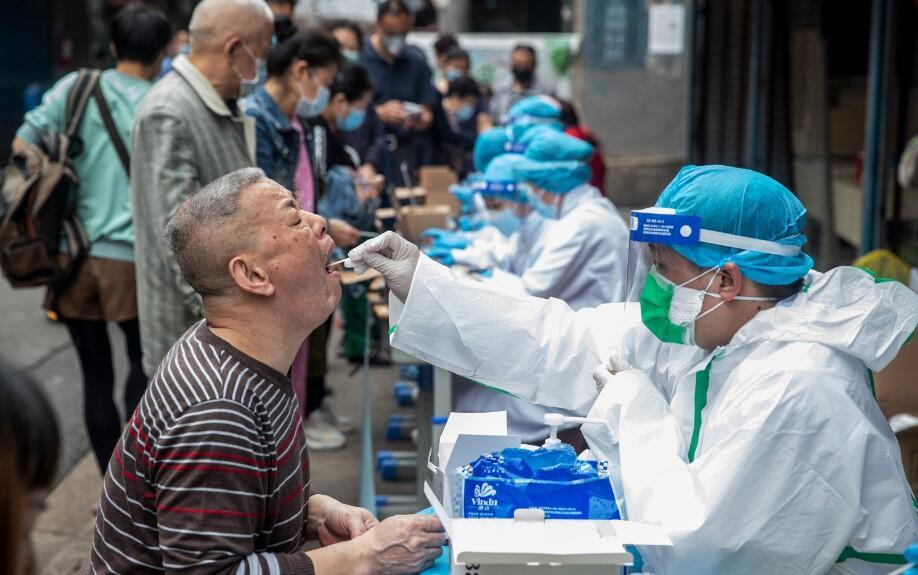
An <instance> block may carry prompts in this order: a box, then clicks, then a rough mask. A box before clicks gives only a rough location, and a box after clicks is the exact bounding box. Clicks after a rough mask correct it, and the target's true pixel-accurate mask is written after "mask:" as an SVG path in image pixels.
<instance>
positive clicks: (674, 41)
mask: <svg viewBox="0 0 918 575" xmlns="http://www.w3.org/2000/svg"><path fill="white" fill-rule="evenodd" d="M647 20H648V30H647V52H648V53H649V54H661V55H675V54H681V53H682V51H683V50H684V44H685V40H684V36H685V7H684V6H681V5H679V4H651V5H650V7H649V8H648V15H647Z"/></svg>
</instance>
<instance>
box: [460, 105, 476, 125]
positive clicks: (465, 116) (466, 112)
mask: <svg viewBox="0 0 918 575" xmlns="http://www.w3.org/2000/svg"><path fill="white" fill-rule="evenodd" d="M474 114H475V109H474V108H472V106H471V105H469V104H463V105H462V106H461V107H460V108H459V109H458V110H456V121H457V122H468V121H469V120H471V119H472V116H473V115H474Z"/></svg>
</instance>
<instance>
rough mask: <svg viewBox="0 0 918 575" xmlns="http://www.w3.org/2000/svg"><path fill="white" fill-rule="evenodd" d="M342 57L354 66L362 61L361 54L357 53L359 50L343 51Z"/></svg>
mask: <svg viewBox="0 0 918 575" xmlns="http://www.w3.org/2000/svg"><path fill="white" fill-rule="evenodd" d="M341 55H342V56H344V59H345V60H347V61H348V62H350V63H352V64H356V63H358V62H359V61H360V53H359V52H357V50H341Z"/></svg>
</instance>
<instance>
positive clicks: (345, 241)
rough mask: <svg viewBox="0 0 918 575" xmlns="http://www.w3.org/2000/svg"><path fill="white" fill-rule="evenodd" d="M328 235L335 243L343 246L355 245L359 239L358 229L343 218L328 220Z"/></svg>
mask: <svg viewBox="0 0 918 575" xmlns="http://www.w3.org/2000/svg"><path fill="white" fill-rule="evenodd" d="M328 235H330V236H331V238H332V239H333V240H335V245H339V246H341V247H344V248H349V247H351V246H356V245H357V242H358V241H360V230H358V229H357V228H355V227H354V226H352V225H351V224H349V223H347V222H346V221H344V220H339V219H336V218H332V219H330V220H328Z"/></svg>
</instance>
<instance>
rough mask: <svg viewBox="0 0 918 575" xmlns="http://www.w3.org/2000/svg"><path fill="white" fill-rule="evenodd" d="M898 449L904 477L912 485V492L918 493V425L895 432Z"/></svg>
mask: <svg viewBox="0 0 918 575" xmlns="http://www.w3.org/2000/svg"><path fill="white" fill-rule="evenodd" d="M896 439H898V440H899V451H901V452H902V467H903V468H904V469H905V477H906V478H907V479H908V483H909V485H911V486H912V493H916V494H918V427H912V428H910V429H906V430H903V431H900V432H899V433H897V434H896Z"/></svg>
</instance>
